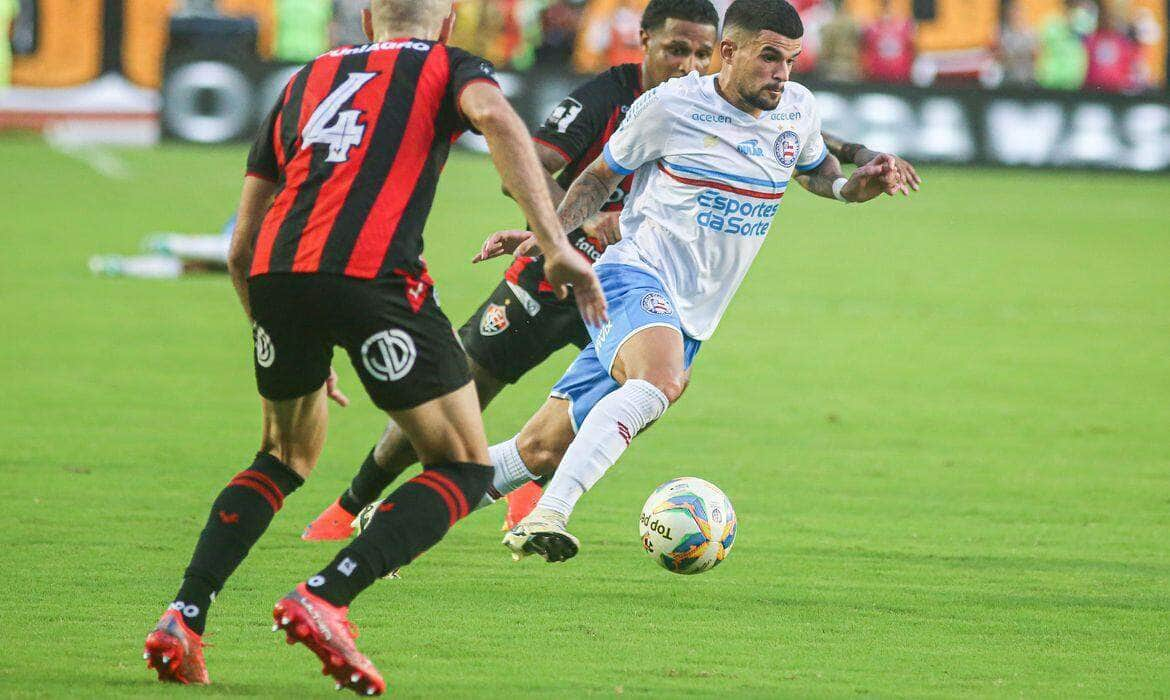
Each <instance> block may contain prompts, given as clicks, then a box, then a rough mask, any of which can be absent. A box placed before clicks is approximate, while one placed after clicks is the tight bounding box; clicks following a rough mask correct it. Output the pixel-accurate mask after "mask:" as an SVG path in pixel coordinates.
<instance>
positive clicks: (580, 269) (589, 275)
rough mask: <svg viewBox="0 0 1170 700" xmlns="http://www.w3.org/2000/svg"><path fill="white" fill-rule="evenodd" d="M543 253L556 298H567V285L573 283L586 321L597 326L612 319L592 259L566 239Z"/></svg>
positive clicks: (545, 267) (578, 303)
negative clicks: (607, 312) (580, 252)
mask: <svg viewBox="0 0 1170 700" xmlns="http://www.w3.org/2000/svg"><path fill="white" fill-rule="evenodd" d="M544 256H545V257H544V274H545V277H547V278H548V281H549V284H551V285H552V288H553V292H555V293H556V295H557V298H558V299H564V298H565V296H566V295H567V294H568V289H566V287H568V286H571V287H572V288H573V295H574V297H575V298H576V300H577V308H578V309H579V310H580V311H581V319H582V320H583V321H585V323H586V325H590V326H593V327H595V328H597V327H600V326H601V325H602V324H604V323H606V322H607V321H609V317H608V316H607V315H606V312H605V311H606V306H605V295H604V294H602V292H601V283H600V282H598V281H597V275H595V274H594V273H593V267H592V266H591V265H590V264H589V262H588V261H587V260H585V258H584V257H582V256H581V255H580V254H578V253H577V252H576V251H575V250H574V249H573V247H572V246H570V245H569V244H568V243H567V242H566V243H565V244H564V245H559V246H557V247H556V248H554V249H553V250H549V251H545V254H544Z"/></svg>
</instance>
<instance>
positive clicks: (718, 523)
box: [639, 476, 736, 574]
mask: <svg viewBox="0 0 1170 700" xmlns="http://www.w3.org/2000/svg"><path fill="white" fill-rule="evenodd" d="M735 528H736V518H735V509H734V508H732V507H731V501H730V500H728V498H727V496H726V495H724V493H723V492H722V491H720V490H719V487H717V486H715V484H712V483H711V482H709V481H704V480H703V479H698V478H695V477H693V476H684V477H682V478H679V479H671V480H670V481H668V482H666V483H665V484H663V485H661V486H659V487H658V488H656V489H654V493H652V494H650V498H647V499H646V505H644V506H642V517H641V519H640V528H639V531H640V533H641V535H642V549H644V550H646V553H647V554H649V555H650V556H651V557H652V558H653V559H654V561H655V562H657V563H658V565H659V566H661V567H662V568H664V569H666V570H667V571H673V572H674V573H676V574H701V573H703V572H704V571H707V570H708V569H713V568H715V567H716V566H718V565H719V562H721V561H723V560H724V559H725V558H726V557H727V554H728V552H730V551H731V544H732V543H733V542H734V541H735Z"/></svg>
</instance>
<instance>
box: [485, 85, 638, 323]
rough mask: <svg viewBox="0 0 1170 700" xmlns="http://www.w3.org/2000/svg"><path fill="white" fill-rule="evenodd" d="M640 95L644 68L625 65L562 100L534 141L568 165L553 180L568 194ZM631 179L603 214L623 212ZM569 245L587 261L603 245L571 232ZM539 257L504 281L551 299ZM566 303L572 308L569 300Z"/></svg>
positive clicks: (516, 266)
mask: <svg viewBox="0 0 1170 700" xmlns="http://www.w3.org/2000/svg"><path fill="white" fill-rule="evenodd" d="M641 94H642V66H640V65H639V64H637V63H623V64H622V65H620V66H614V67H613V68H610V69H609V70H606V71H603V72H602V73H599V74H597V75H596V76H595V77H593V78H592V79H590V80H589V81H588V82H585V83H582V84H581V85H580V86H579V87H577V89H575V90H573V92H571V93H569V96H568V97H566V98H565V99H563V100H561V102H560V104H558V105H557V106H556V107H555V108H554V109H553V111H552V113H551V114H549V116H548V119H546V120H545V122H544V124H542V125H541V127H540V128H539V129H537V130H536V135H535V136H534V137H533V139H534V140H535V141H536V142H538V143H542V144H544V145H545V146H548V147H549V148H551V149H553V150H554V151H556V152H557V153H560V154H561V155H562V156H564V158H565V160H566V161H568V164H567V165H565V168H564V170H562V171H561V172H560V174H559V175H557V178H556V180H557V184H559V185H560V186H561V187H563V188H564V189H568V188H569V185H571V184H573V180H576V179H577V176H578V175H580V174H581V171H583V170H585V168H587V167H589V165H590V164H591V163H592V162H593V161H594V160H596V159H597V157H598V156H600V155H601V150H602V149H603V148H605V144H606V142H607V141H609V138H610V137H611V136H613V133H614V132H615V131H617V128H618V126H619V125H620V124H621V123H622V119H624V118H625V116H626V111H627V110H629V108H630V105H632V104H633V103H634V100H636V99H638V97H639V96H640V95H641ZM633 181H634V176H633V175H629V176H627V177H626V178H625V179H623V180H622V182H621V184H619V185H618V187H617V189H616V190H614V191H613V194H612V195H611V196H610V198H609V201H608V202H606V203H605V205H604V206H602V208H601V210H602V211H621V209H622V207H623V206H624V205H625V201H626V195H628V194H629V193H630V185H631V184H632V183H633ZM569 242H570V243H572V244H573V247H574V248H576V249H577V250H579V251H581V254H582V255H584V256H585V257H586V258H588V259H589V260H590V261H591V262H597V259H598V258H600V257H601V254H602V253H603V252H604V251H605V244H604V243H602V242H601V241H599V240H597V239H595V238H591V237H589V236H586V235H585V232H584V231H582V230H580V229H577V230H576V231H572V232H570V233H569ZM542 263H543V258H539V257H538V258H533V257H521V258H517V259H516V262H514V263H512V265H511V266H510V267H509V268H508V270H507V271H506V273H505V274H504V277H505V278H506V279H507V280H508V281H509V282H512V283H513V284H518V285H520V286H521V287H523V288H525V289H528V290H538V291H539V292H540V293H547V294H549V295H550V296H551V295H552V285H550V284H549V283H548V280H546V279H545V277H544V265H543V264H542ZM565 303H569V304H572V303H574V302H573V300H572V299H567V300H565Z"/></svg>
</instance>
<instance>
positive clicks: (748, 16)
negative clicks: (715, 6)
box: [723, 0, 804, 39]
mask: <svg viewBox="0 0 1170 700" xmlns="http://www.w3.org/2000/svg"><path fill="white" fill-rule="evenodd" d="M732 29H744V30H747V31H749V32H751V33H752V34H756V33H759V32H762V31H764V30H768V31H772V32H776V33H777V34H779V35H780V36H786V37H788V38H789V39H799V38H800V37H802V36H804V22H801V21H800V15H799V14H798V13H797V12H796V8H795V7H793V6H792V5H790V4H788V3H787V2H785V0H735V2H733V3H731V7H729V8H727V14H726V15H725V16H724V17H723V31H724V33H727V32H728V31H730V30H732Z"/></svg>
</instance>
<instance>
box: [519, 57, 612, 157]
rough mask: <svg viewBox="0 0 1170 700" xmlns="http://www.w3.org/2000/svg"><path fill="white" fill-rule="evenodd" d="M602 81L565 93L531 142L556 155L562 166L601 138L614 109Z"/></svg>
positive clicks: (583, 85) (582, 153)
mask: <svg viewBox="0 0 1170 700" xmlns="http://www.w3.org/2000/svg"><path fill="white" fill-rule="evenodd" d="M603 75H604V74H603ZM602 80H603V79H602V78H601V77H598V78H594V79H593V80H590V81H588V82H586V83H584V84H582V85H580V86H578V87H577V89H575V90H573V92H571V93H569V96H568V97H566V98H565V99H563V100H561V101H560V103H559V104H558V105H557V106H556V107H555V108H553V111H552V112H551V113H550V114H549V115H548V119H545V120H544V123H543V124H541V125H540V128H538V129H537V130H536V134H535V136H533V139H534V140H535V141H537V142H538V143H543V144H544V145H546V146H548V147H549V148H551V149H553V150H554V151H556V152H557V153H560V154H561V156H563V157H564V159H565V162H566V163H572V162H573V161H575V160H577V159H578V158H580V157H581V156H583V155H585V153H586V152H587V151H588V150H589V148H590V147H591V146H593V144H595V143H597V141H598V139H600V138H601V137H602V135H603V134H604V132H605V125H606V123H607V122H608V121H609V118H610V113H611V112H612V110H613V106H614V105H613V99H612V97H611V95H610V92H611V91H610V90H606V89H605V85H604V84H603V82H602Z"/></svg>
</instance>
